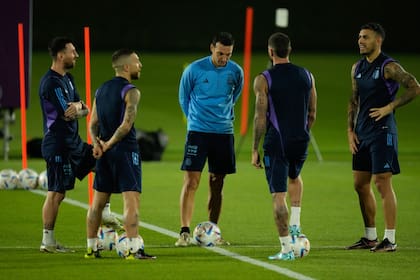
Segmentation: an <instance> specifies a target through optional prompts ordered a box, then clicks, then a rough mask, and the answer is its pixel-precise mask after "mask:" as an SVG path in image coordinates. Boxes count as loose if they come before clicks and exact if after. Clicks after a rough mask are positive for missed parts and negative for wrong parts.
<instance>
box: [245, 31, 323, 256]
mask: <svg viewBox="0 0 420 280" xmlns="http://www.w3.org/2000/svg"><path fill="white" fill-rule="evenodd" d="M291 50H292V48H291V43H290V39H289V37H288V36H287V35H286V34H284V33H280V32H278V33H274V34H272V35H271V36H270V38H269V39H268V55H269V57H270V59H271V61H272V64H273V66H272V68H271V69H269V70H266V71H264V72H262V73H261V74H259V75H258V76H257V77H255V79H254V92H255V95H256V101H255V117H254V127H253V134H254V136H253V143H252V159H251V163H252V164H253V165H254V166H255V167H256V168H257V169H262V168H263V164H262V162H261V158H260V154H259V151H258V149H259V145H260V141H261V138H262V137H263V136H264V135H265V136H264V145H263V149H264V168H265V174H266V179H267V182H268V185H269V189H270V192H271V194H272V199H273V214H274V221H275V224H276V226H277V232H278V234H279V240H280V245H281V250H280V252H279V253H277V254H275V255H273V256H269V259H271V260H294V259H295V256H294V253H293V250H292V248H291V242H292V240H293V239H292V238H296V236H297V235H299V234H300V204H301V199H302V189H303V181H302V178H301V176H300V172H301V169H302V167H303V164H304V162H305V160H306V156H307V149H308V145H309V141H310V136H309V131H310V128H311V127H312V125H313V124H314V121H315V118H316V101H317V94H316V88H315V79H314V77H313V75H312V74H311V73H310V72H309V71H308V70H306V69H305V68H302V67H300V66H297V65H295V64H293V63H291V62H290V60H289V55H290V52H291ZM288 181H289V186H288ZM288 187H289V191H290V193H289V196H290V200H291V204H292V207H291V210H292V213H291V214H292V215H291V219H290V222H289V225H291V226H290V227H288V218H289V215H288V206H287V202H286V194H287V192H288Z"/></svg>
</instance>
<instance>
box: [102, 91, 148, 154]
mask: <svg viewBox="0 0 420 280" xmlns="http://www.w3.org/2000/svg"><path fill="white" fill-rule="evenodd" d="M139 101H140V91H139V90H138V89H137V88H133V89H130V90H129V91H128V92H127V94H126V95H125V112H124V119H123V121H122V122H121V124H120V126H119V127H118V128H117V129H116V130H115V132H114V134H113V135H112V137H111V138H110V139H109V140H108V141H106V142H104V141H102V140H100V144H101V146H102V151H103V152H106V151H107V150H109V149H110V148H111V147H112V146H113V145H115V144H116V143H118V142H119V141H121V140H122V139H123V138H124V137H125V136H126V135H127V133H128V132H129V131H130V129H131V127H132V126H133V124H134V121H135V119H136V115H137V105H138V103H139Z"/></svg>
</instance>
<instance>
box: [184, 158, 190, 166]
mask: <svg viewBox="0 0 420 280" xmlns="http://www.w3.org/2000/svg"><path fill="white" fill-rule="evenodd" d="M191 164H192V161H191V159H190V158H186V159H185V165H186V166H191Z"/></svg>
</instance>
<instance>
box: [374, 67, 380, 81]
mask: <svg viewBox="0 0 420 280" xmlns="http://www.w3.org/2000/svg"><path fill="white" fill-rule="evenodd" d="M379 73H380V68H379V67H376V69H375V71H374V72H373V75H372V78H373V79H375V80H377V79H379Z"/></svg>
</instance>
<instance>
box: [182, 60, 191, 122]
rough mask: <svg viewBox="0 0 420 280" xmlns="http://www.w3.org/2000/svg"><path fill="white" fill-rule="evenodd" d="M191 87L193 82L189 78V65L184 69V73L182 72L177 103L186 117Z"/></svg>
mask: <svg viewBox="0 0 420 280" xmlns="http://www.w3.org/2000/svg"><path fill="white" fill-rule="evenodd" d="M192 87H193V84H192V79H191V71H190V67H189V66H188V67H187V68H186V69H185V70H184V73H182V77H181V81H180V83H179V105H180V106H181V109H182V112H183V113H184V114H185V116H187V117H188V108H189V104H190V95H191V92H192Z"/></svg>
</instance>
